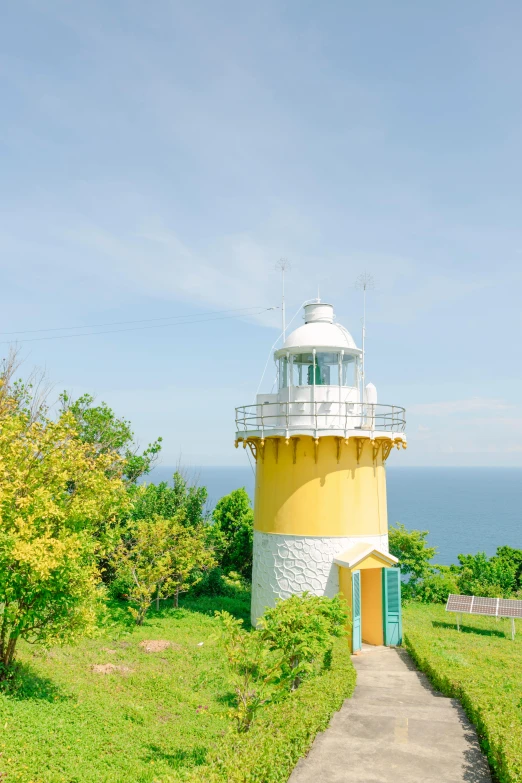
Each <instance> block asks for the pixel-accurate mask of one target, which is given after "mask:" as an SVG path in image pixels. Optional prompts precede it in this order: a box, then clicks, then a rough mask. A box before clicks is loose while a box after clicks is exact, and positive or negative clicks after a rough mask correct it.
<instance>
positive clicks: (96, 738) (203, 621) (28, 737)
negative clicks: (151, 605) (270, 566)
mask: <svg viewBox="0 0 522 783" xmlns="http://www.w3.org/2000/svg"><path fill="white" fill-rule="evenodd" d="M249 603H250V597H249V596H248V595H245V598H244V599H227V598H217V599H209V598H202V599H199V600H197V601H196V600H193V601H185V603H184V605H183V607H182V608H181V609H179V610H178V611H175V610H174V609H172V608H163V609H161V610H160V612H159V613H155V612H154V611H152V610H151V612H150V613H149V615H147V618H146V622H145V625H144V626H143V627H141V628H138V627H136V626H135V625H132V624H131V625H129V623H128V621H127V614H126V612H125V609H124V608H119V607H113V610H112V615H111V621H110V622H109V623H108V626H107V629H106V632H104V635H103V637H102V638H98V639H96V640H90V641H84V642H83V643H82V644H80V645H79V646H77V647H65V648H59V647H56V648H52V649H51V650H49V651H48V652H45V651H42V650H37V649H34V648H32V647H30V646H29V645H26V644H24V645H21V647H20V655H19V658H20V661H21V663H22V665H23V669H22V675H23V678H22V679H21V683H22V684H21V685H20V686H19V687H18V688H15V689H12V690H11V692H8V693H5V692H4V693H2V692H0V780H1V781H2V783H3V781H4V780H5V781H6V783H9V781H24V782H25V783H29V781H33V783H58V781H66V783H75V782H76V781H77V782H78V783H91V781H92V783H94V781H96V783H100V781H104V783H105V782H106V783H124V782H126V781H129V783H131V781H132V783H138V782H139V783H145V782H147V783H149V782H150V783H153V782H155V781H162V783H163V781H169V780H171V779H173V777H172V776H174V775H175V776H176V779H178V776H181V777H182V776H183V772H184V771H189V770H194V768H196V767H198V766H199V765H202V764H204V762H205V759H206V756H207V752H208V750H209V747H210V746H211V745H213V744H214V743H216V741H217V740H218V739H219V738H220V736H221V735H222V734H223V733H224V731H225V729H226V728H227V726H228V722H229V721H228V718H227V710H228V703H227V696H226V694H227V693H228V691H229V686H228V684H227V677H226V671H225V664H224V659H223V655H222V654H216V645H217V644H218V641H217V640H216V638H215V636H216V633H217V630H218V628H217V622H216V620H215V619H214V617H213V611H214V609H227V610H228V611H230V612H231V613H233V614H236V616H243V617H245V616H246V615H247V614H248V612H249ZM146 640H164V641H168V642H170V643H171V646H170V647H168V648H166V649H164V650H162V651H158V652H146V651H145V650H144V648H143V647H142V646H140V642H143V641H146ZM160 646H161V645H160ZM108 664H109V665H111V666H112V667H121V668H116V669H115V670H114V671H113V673H109V674H104V673H98V672H96V671H95V670H93V667H96V666H104V667H105V668H107V665H108ZM2 773H3V774H2Z"/></svg>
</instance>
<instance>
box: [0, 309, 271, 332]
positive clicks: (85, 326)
mask: <svg viewBox="0 0 522 783" xmlns="http://www.w3.org/2000/svg"><path fill="white" fill-rule="evenodd" d="M258 309H259V306H254V307H235V308H232V309H230V310H209V311H207V312H206V313H200V314H199V315H214V314H216V315H217V314H218V313H239V312H244V311H246V310H258ZM267 309H271V308H267ZM180 318H194V316H193V315H164V316H162V317H161V318H140V319H139V320H137V321H109V322H107V323H103V324H82V325H81V326H55V327H54V328H52V329H24V330H22V329H18V330H16V331H14V332H0V336H3V335H5V334H37V333H40V332H64V331H68V330H69V329H99V328H100V327H101V326H123V325H124V324H144V323H151V322H152V321H167V320H174V319H176V320H179V319H180ZM167 325H168V324H167ZM71 336H74V335H71Z"/></svg>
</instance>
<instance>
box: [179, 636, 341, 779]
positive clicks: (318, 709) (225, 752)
mask: <svg viewBox="0 0 522 783" xmlns="http://www.w3.org/2000/svg"><path fill="white" fill-rule="evenodd" d="M354 687H355V669H354V667H353V664H352V662H351V660H350V654H349V650H348V645H347V642H346V638H341V639H336V640H335V644H334V650H333V656H332V665H331V668H330V669H327V670H325V671H323V672H322V673H321V674H319V675H317V676H315V677H312V678H310V679H309V680H306V681H305V682H304V683H303V684H302V685H301V686H300V687H299V688H298V689H297V690H296V691H294V692H293V693H290V694H289V695H288V697H287V698H286V699H284V700H283V701H281V702H276V703H274V704H271V705H270V706H268V707H265V708H264V709H263V710H261V712H260V713H259V716H258V717H256V719H255V721H254V723H253V724H252V727H251V729H250V731H248V732H247V733H245V734H238V733H237V732H235V731H234V732H232V731H230V732H229V733H228V734H227V735H226V736H225V737H224V738H223V741H222V742H220V743H219V745H218V746H217V747H216V748H215V749H214V750H213V751H211V753H210V754H209V756H208V758H207V763H206V764H205V765H204V766H199V767H197V770H195V771H194V773H193V774H192V775H190V776H189V777H188V778H185V779H186V780H189V781H191V783H196V781H197V782H198V783H200V782H201V781H202V780H204V781H206V783H225V782H226V783H286V781H287V780H288V778H289V776H290V774H291V772H292V770H293V768H294V767H295V765H296V763H297V762H298V761H299V759H300V758H301V757H302V756H304V755H305V754H306V752H307V751H308V749H309V748H310V746H311V744H312V742H313V739H314V737H315V735H316V734H317V733H318V732H320V731H323V730H324V729H325V728H326V727H327V726H328V723H329V722H330V718H331V717H332V715H333V714H334V712H336V711H337V710H338V709H340V707H341V705H342V703H343V701H344V700H345V699H346V698H348V697H349V696H351V695H352V693H353V689H354Z"/></svg>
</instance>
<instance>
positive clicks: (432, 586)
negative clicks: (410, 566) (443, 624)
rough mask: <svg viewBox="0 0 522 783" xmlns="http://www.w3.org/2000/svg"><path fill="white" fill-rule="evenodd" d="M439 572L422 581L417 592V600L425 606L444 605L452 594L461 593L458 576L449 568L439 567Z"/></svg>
mask: <svg viewBox="0 0 522 783" xmlns="http://www.w3.org/2000/svg"><path fill="white" fill-rule="evenodd" d="M437 569H438V571H437V572H436V573H434V574H430V575H429V576H426V577H425V578H424V579H422V580H421V581H420V582H419V583H418V585H417V587H416V590H415V599H416V600H417V601H422V603H425V604H430V603H433V604H443V603H446V601H447V600H448V595H449V594H450V593H458V592H459V584H458V574H457V573H456V572H455V570H454V569H453V568H451V567H449V566H437Z"/></svg>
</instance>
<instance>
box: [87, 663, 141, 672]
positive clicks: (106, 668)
mask: <svg viewBox="0 0 522 783" xmlns="http://www.w3.org/2000/svg"><path fill="white" fill-rule="evenodd" d="M91 671H92V672H93V673H94V674H131V673H132V671H133V670H132V669H131V668H129V666H116V665H115V664H114V663H95V664H94V665H93V666H91Z"/></svg>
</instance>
